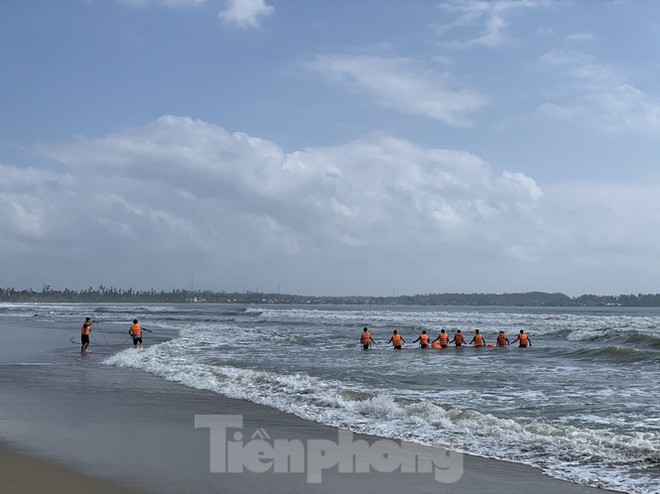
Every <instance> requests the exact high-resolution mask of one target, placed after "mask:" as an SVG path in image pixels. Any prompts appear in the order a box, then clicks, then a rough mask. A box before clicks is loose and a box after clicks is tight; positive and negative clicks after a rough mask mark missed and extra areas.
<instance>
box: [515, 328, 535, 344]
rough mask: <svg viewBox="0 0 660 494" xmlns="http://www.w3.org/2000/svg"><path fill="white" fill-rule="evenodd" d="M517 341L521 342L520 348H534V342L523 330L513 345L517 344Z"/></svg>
mask: <svg viewBox="0 0 660 494" xmlns="http://www.w3.org/2000/svg"><path fill="white" fill-rule="evenodd" d="M516 341H518V342H520V343H518V348H527V347H528V346H532V340H531V339H530V337H529V336H528V335H527V334H525V331H524V330H523V329H521V330H520V334H519V335H518V336H516V339H515V340H513V342H512V343H515V342H516Z"/></svg>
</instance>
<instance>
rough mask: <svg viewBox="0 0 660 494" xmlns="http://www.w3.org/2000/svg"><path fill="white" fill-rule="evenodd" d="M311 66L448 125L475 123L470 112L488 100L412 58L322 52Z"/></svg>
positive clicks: (386, 101) (398, 107)
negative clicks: (325, 53)
mask: <svg viewBox="0 0 660 494" xmlns="http://www.w3.org/2000/svg"><path fill="white" fill-rule="evenodd" d="M308 68H309V69H311V70H314V71H318V72H321V73H323V74H325V75H329V76H331V77H333V78H334V79H335V80H336V81H339V82H341V83H344V84H346V85H347V86H349V87H352V88H354V89H356V90H358V91H363V92H366V93H367V94H369V95H371V96H373V97H375V98H376V100H377V102H378V103H379V104H380V105H381V106H384V107H387V108H392V109H395V110H398V111H401V112H403V113H407V114H411V115H423V116H427V117H430V118H433V119H435V120H438V121H440V122H443V123H446V124H448V125H453V126H457V127H466V126H470V125H471V119H470V116H471V114H473V113H474V112H475V111H477V110H478V109H480V108H482V107H483V106H485V105H486V104H487V98H486V97H485V96H483V95H482V94H480V93H478V92H476V91H470V90H467V89H461V88H457V87H455V86H456V84H455V83H452V81H450V80H449V76H448V74H446V73H442V72H438V71H437V70H432V69H431V68H429V67H428V66H423V65H422V64H420V63H419V62H417V61H415V60H412V59H409V58H385V57H375V56H353V55H340V54H335V55H326V56H319V57H317V58H316V59H315V60H314V61H312V62H311V63H309V64H308Z"/></svg>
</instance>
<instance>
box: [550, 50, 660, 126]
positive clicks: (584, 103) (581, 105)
mask: <svg viewBox="0 0 660 494" xmlns="http://www.w3.org/2000/svg"><path fill="white" fill-rule="evenodd" d="M539 60H540V62H541V63H542V64H543V65H545V66H549V67H551V68H552V70H553V71H555V72H559V73H560V74H561V75H562V76H563V77H564V78H566V79H567V80H568V81H569V82H570V87H569V88H568V89H570V94H572V95H574V96H573V97H572V98H571V97H570V95H568V92H567V87H566V85H565V84H564V85H563V86H562V95H561V97H558V99H561V101H548V102H546V103H544V104H542V105H540V107H539V111H540V112H541V113H544V114H547V115H550V116H553V117H559V118H564V119H568V120H574V121H579V122H582V124H584V125H588V126H592V127H596V128H599V129H602V130H604V131H606V132H630V133H635V134H640V135H645V136H652V137H655V138H660V97H658V96H657V95H654V94H650V93H647V92H645V91H642V90H641V89H639V88H637V87H635V86H634V85H633V84H632V83H631V82H630V75H629V74H628V73H626V71H625V70H623V69H621V68H619V67H616V66H614V65H607V64H601V63H597V62H595V61H594V60H593V58H592V57H591V56H589V55H586V54H583V53H579V52H570V51H551V52H548V53H546V54H544V55H542V56H541V57H540V58H539Z"/></svg>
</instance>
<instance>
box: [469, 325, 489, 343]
mask: <svg viewBox="0 0 660 494" xmlns="http://www.w3.org/2000/svg"><path fill="white" fill-rule="evenodd" d="M472 343H474V346H475V347H482V346H485V345H486V340H484V335H482V334H481V333H480V332H479V330H478V329H475V330H474V337H473V338H472V339H471V340H470V343H468V344H469V345H472Z"/></svg>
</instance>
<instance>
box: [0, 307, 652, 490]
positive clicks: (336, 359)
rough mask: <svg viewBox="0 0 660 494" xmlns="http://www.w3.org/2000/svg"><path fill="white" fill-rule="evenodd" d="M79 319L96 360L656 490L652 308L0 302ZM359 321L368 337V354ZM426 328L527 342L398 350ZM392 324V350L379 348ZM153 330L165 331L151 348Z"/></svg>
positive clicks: (357, 426) (353, 424)
mask: <svg viewBox="0 0 660 494" xmlns="http://www.w3.org/2000/svg"><path fill="white" fill-rule="evenodd" d="M86 313H88V314H89V315H91V316H92V317H95V318H96V319H98V320H100V321H102V322H101V323H100V324H99V326H98V329H99V330H100V331H97V332H96V334H95V340H93V343H92V345H93V346H94V345H95V349H96V350H97V351H100V350H103V351H106V352H107V353H106V354H104V355H103V356H102V358H100V359H99V362H101V361H103V362H104V363H105V364H106V365H114V366H127V367H133V368H137V369H140V370H143V371H146V372H150V373H153V374H155V375H157V376H160V377H162V378H164V379H167V380H171V381H176V382H179V383H181V384H182V385H185V386H190V387H194V388H200V389H208V390H212V391H215V392H217V393H221V394H223V395H226V396H230V397H234V398H241V399H245V400H249V401H252V402H256V403H261V404H265V405H269V406H272V407H275V408H278V409H280V410H283V411H286V412H288V413H292V414H295V415H297V416H300V417H303V418H306V419H309V420H313V421H317V422H321V423H324V424H327V425H332V426H341V427H348V428H350V429H352V430H354V431H357V432H367V433H370V434H375V435H380V436H384V437H393V438H400V439H407V440H412V441H417V442H420V443H424V444H439V445H445V446H450V447H452V448H455V449H458V450H461V451H465V452H469V453H473V454H478V455H482V456H487V457H492V458H500V459H507V460H511V461H516V462H521V463H527V464H531V465H535V466H538V467H540V468H542V469H543V470H544V471H545V472H546V473H548V474H550V475H552V476H555V477H558V478H563V479H567V480H572V481H575V482H579V483H584V484H589V485H599V486H603V487H609V488H612V489H619V490H624V491H627V492H635V493H649V492H659V491H660V417H659V415H660V414H658V404H659V403H660V400H659V398H660V379H659V377H660V371H659V366H658V364H660V330H659V329H658V328H659V327H660V309H626V308H598V309H580V308H577V309H564V308H562V309H559V308H557V309H554V308H542V309H541V308H499V307H486V308H464V307H457V308H445V307H441V308H438V307H434V308H428V307H391V306H388V307H373V306H366V307H362V306H361V307H346V306H322V307H307V306H284V307H270V306H267V307H245V306H226V305H207V304H187V305H179V306H173V305H154V306H139V305H95V306H80V305H13V306H10V305H4V306H0V321H2V319H4V320H5V321H10V322H12V323H13V324H16V321H19V320H20V319H21V318H32V319H31V320H32V321H34V320H35V319H36V320H38V321H41V322H42V323H44V324H47V323H48V321H53V322H55V323H57V324H61V323H66V322H67V321H70V322H71V324H72V326H75V325H76V324H77V325H78V326H79V325H80V324H79V323H81V322H82V321H81V320H80V321H79V319H80V315H81V314H85V315H86ZM134 317H138V318H140V320H141V322H142V323H143V324H144V325H145V326H146V327H148V328H150V329H153V330H154V334H153V335H150V334H148V333H147V334H146V335H145V337H146V340H147V348H145V350H143V351H140V352H136V351H134V350H133V349H130V348H129V349H125V350H124V349H123V348H124V347H125V346H130V343H126V342H125V341H124V340H125V335H124V333H125V331H124V330H127V328H128V325H129V322H128V321H130V320H132V319H133V318H134ZM124 326H126V328H124ZM364 326H367V327H369V328H370V329H371V331H372V334H373V337H374V339H376V340H377V342H378V343H377V344H376V345H374V347H373V348H372V349H371V350H370V351H367V352H364V351H362V350H361V349H360V345H359V334H360V332H361V329H362V327H364ZM440 328H446V329H447V330H448V331H449V332H450V334H453V333H454V331H455V330H457V329H460V330H461V331H462V332H463V333H464V334H465V335H466V336H467V337H468V341H469V340H470V339H471V337H472V335H473V334H474V330H475V329H477V328H478V329H480V330H481V331H482V332H483V333H484V335H485V336H486V339H487V343H492V342H494V339H495V336H496V334H497V332H498V331H499V330H504V331H506V333H507V335H508V337H509V339H510V340H512V341H513V338H515V335H516V334H517V332H518V330H519V329H525V331H526V332H527V333H529V334H530V337H531V340H532V342H533V346H532V347H531V348H526V349H519V348H514V347H507V348H482V349H477V348H473V347H464V348H460V349H456V348H450V349H444V350H436V349H427V350H421V349H419V348H417V347H416V345H413V344H411V343H410V342H412V341H413V340H414V339H415V338H417V336H418V335H419V333H420V332H421V330H422V329H426V330H427V331H428V332H429V333H430V334H431V336H432V338H435V337H436V336H437V334H438V331H439V330H440ZM75 329H77V327H76V328H74V330H73V331H72V337H71V339H72V343H74V342H76V341H77V338H78V336H77V334H76V331H75ZM394 329H396V330H398V331H399V333H401V334H402V335H403V336H404V338H405V339H406V341H407V342H408V343H407V344H406V345H404V349H403V350H401V351H394V350H392V349H391V347H388V346H387V345H386V341H387V339H388V338H389V336H390V334H391V331H392V330H394ZM162 335H171V336H172V337H173V339H171V340H168V341H161V342H160V343H155V341H154V340H155V339H156V338H159V337H162ZM150 338H151V339H150ZM108 340H109V341H108ZM101 353H102V352H101ZM22 364H23V365H26V366H27V364H29V362H23V363H22ZM43 370H44V372H46V371H47V366H43ZM101 385H103V384H101Z"/></svg>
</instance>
